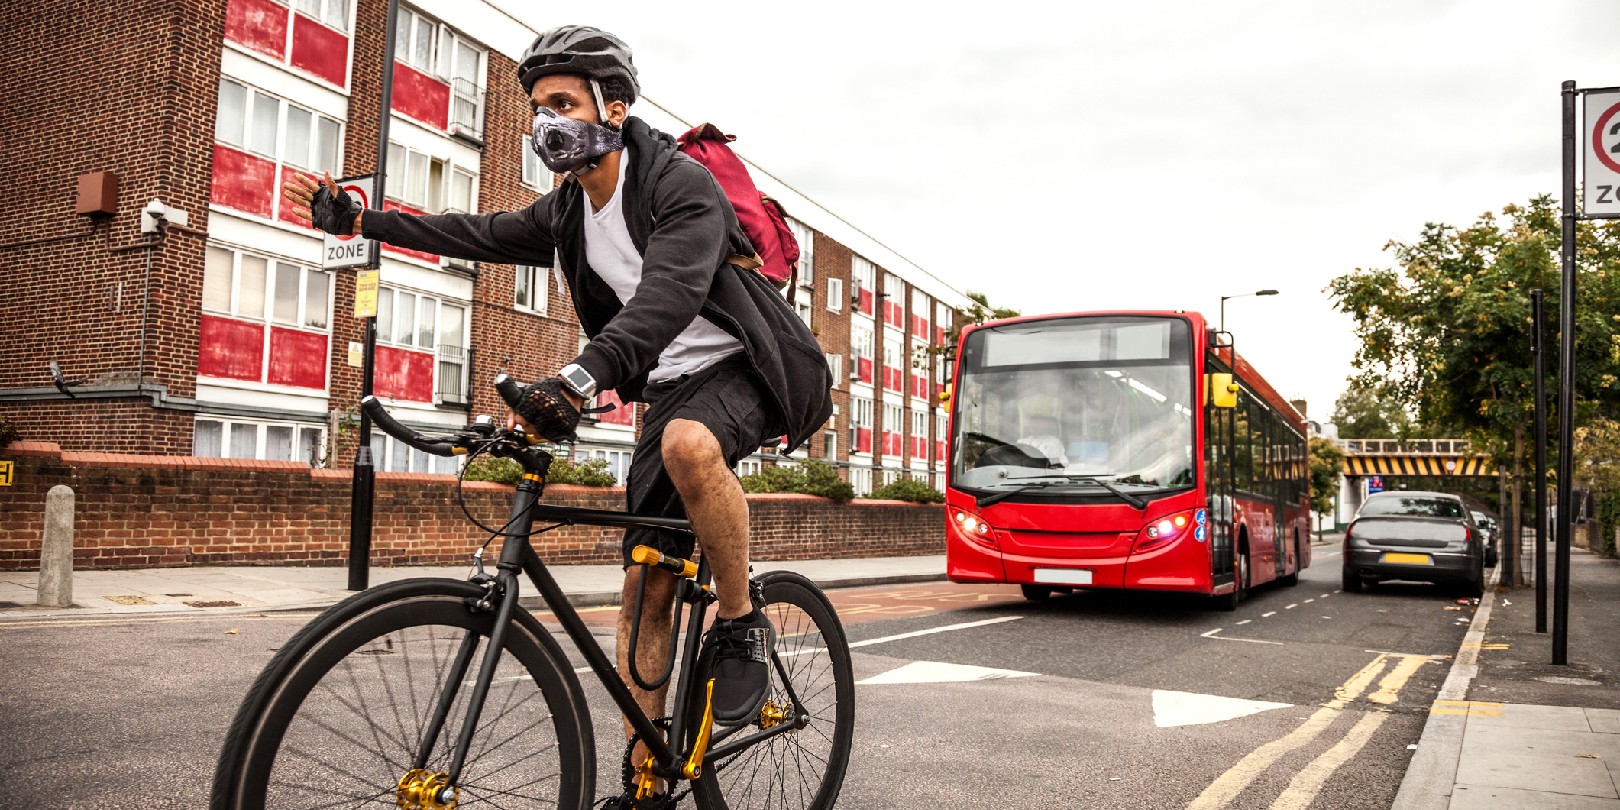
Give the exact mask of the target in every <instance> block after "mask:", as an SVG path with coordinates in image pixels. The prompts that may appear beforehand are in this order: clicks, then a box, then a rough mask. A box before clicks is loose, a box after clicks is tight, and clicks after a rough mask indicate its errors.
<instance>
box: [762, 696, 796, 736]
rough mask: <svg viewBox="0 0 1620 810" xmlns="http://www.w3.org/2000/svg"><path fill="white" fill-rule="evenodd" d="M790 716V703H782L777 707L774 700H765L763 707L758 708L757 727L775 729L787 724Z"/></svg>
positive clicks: (791, 711) (791, 706)
mask: <svg viewBox="0 0 1620 810" xmlns="http://www.w3.org/2000/svg"><path fill="white" fill-rule="evenodd" d="M792 714H793V704H792V703H783V704H782V705H780V706H778V705H777V703H776V701H775V700H767V701H765V705H764V706H761V707H760V708H759V727H760V728H762V729H766V728H776V727H777V726H779V725H781V724H783V723H785V722H787V719H788V717H789V716H791V715H792Z"/></svg>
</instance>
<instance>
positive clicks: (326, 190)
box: [309, 183, 360, 236]
mask: <svg viewBox="0 0 1620 810" xmlns="http://www.w3.org/2000/svg"><path fill="white" fill-rule="evenodd" d="M358 216H360V203H359V201H358V200H356V199H354V198H353V197H350V196H349V195H348V194H333V193H332V188H331V187H330V186H328V185H325V184H324V183H323V184H322V185H321V187H320V188H317V189H315V196H314V198H312V199H311V200H310V201H309V219H310V223H311V224H313V225H314V226H315V227H316V228H318V229H320V230H323V231H326V232H327V233H330V234H334V235H336V236H348V235H349V234H352V233H354V218H355V217H358Z"/></svg>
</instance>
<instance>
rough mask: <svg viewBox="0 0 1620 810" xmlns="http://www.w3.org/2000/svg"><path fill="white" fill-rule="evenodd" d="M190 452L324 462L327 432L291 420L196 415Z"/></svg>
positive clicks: (318, 463) (216, 456)
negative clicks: (261, 420)
mask: <svg viewBox="0 0 1620 810" xmlns="http://www.w3.org/2000/svg"><path fill="white" fill-rule="evenodd" d="M191 454H192V455H194V456H199V457H201V458H245V459H259V460H261V461H302V462H304V463H306V464H309V465H310V466H312V467H317V466H322V465H323V464H324V463H325V461H326V431H325V430H324V429H322V428H321V427H318V426H313V425H300V424H297V423H294V422H257V421H249V420H242V419H225V418H222V417H212V416H199V417H197V421H196V423H195V425H194V426H193V430H192V434H191Z"/></svg>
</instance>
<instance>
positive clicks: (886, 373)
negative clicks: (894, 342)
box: [883, 366, 901, 391]
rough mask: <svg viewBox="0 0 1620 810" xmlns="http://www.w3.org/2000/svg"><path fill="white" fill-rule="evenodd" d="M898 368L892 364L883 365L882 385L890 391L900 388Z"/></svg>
mask: <svg viewBox="0 0 1620 810" xmlns="http://www.w3.org/2000/svg"><path fill="white" fill-rule="evenodd" d="M900 377H901V374H900V369H897V368H895V367H893V366H884V367H883V387H884V388H886V389H888V390H890V391H899V390H900Z"/></svg>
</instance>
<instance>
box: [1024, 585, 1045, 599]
mask: <svg viewBox="0 0 1620 810" xmlns="http://www.w3.org/2000/svg"><path fill="white" fill-rule="evenodd" d="M1018 589H1019V590H1021V591H1023V592H1024V598H1025V599H1028V600H1029V601H1031V602H1045V601H1046V600H1048V599H1051V598H1052V589H1051V588H1048V587H1047V586H1045V585H1019V586H1018Z"/></svg>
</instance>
